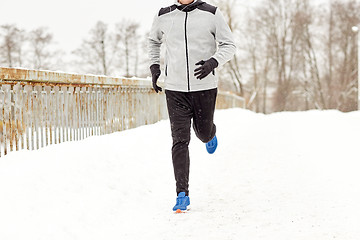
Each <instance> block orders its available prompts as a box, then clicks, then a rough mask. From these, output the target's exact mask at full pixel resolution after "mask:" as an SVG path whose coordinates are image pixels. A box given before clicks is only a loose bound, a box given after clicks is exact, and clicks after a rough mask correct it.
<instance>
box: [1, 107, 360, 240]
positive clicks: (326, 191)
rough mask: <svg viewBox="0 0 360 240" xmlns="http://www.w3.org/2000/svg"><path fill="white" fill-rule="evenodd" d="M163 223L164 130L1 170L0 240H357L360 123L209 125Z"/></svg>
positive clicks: (237, 117)
mask: <svg viewBox="0 0 360 240" xmlns="http://www.w3.org/2000/svg"><path fill="white" fill-rule="evenodd" d="M215 121H216V124H217V129H218V132H217V136H218V140H219V148H218V150H217V151H216V153H215V154H214V155H209V154H207V153H206V150H205V146H204V144H203V143H201V142H200V141H199V140H198V139H197V138H196V137H195V135H194V134H193V133H192V142H191V144H190V155H191V169H190V198H191V207H192V209H191V211H190V212H188V213H185V214H173V213H172V211H171V209H172V207H173V205H174V204H175V198H176V196H175V195H176V193H175V181H174V178H173V169H172V163H171V136H170V125H169V122H168V121H162V122H159V123H157V124H154V125H150V126H143V127H139V128H137V129H132V130H127V131H124V132H119V133H114V134H110V135H106V136H100V137H91V138H88V139H86V140H83V141H79V142H67V143H63V144H60V145H54V146H50V147H46V148H43V149H41V150H38V151H20V152H14V153H11V154H9V155H8V156H5V157H3V158H1V159H0V239H1V240H15V239H16V240H17V239H19V240H20V239H21V240H25V239H26V240H35V239H36V240H60V239H61V240H64V239H66V240H71V239H84V240H85V239H86V240H91V239H97V240H98V239H106V240H113V239H114V240H115V239H117V240H119V239H126V240H129V239H156V240H160V239H164V240H165V239H166V240H168V239H172V240H176V239H179V240H180V239H181V240H183V239H214V240H215V239H216V240H219V239H221V240H223V239H234V240H237V239H249V240H257V239H258V240H260V239H261V240H264V239H275V240H282V239H284V240H289V239H291V240H300V239H301V240H303V239H306V240H311V239H314V240H324V239H341V240H352V239H353V240H358V239H360V228H359V223H360V206H359V203H360V186H359V185H360V174H359V170H360V163H359V161H360V152H359V149H360V147H359V136H360V112H353V113H340V112H338V111H322V112H321V111H309V112H297V113H289V112H285V113H277V114H272V115H266V116H265V115H262V114H255V113H252V112H250V111H247V110H241V109H232V110H221V111H217V112H216V114H215Z"/></svg>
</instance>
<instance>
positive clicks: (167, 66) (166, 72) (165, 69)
mask: <svg viewBox="0 0 360 240" xmlns="http://www.w3.org/2000/svg"><path fill="white" fill-rule="evenodd" d="M167 68H168V66H167V65H166V66H165V76H167Z"/></svg>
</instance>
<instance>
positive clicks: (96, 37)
mask: <svg viewBox="0 0 360 240" xmlns="http://www.w3.org/2000/svg"><path fill="white" fill-rule="evenodd" d="M139 28H140V24H139V23H137V22H133V21H130V20H126V19H124V20H122V21H121V22H119V23H117V24H115V26H113V27H112V28H110V27H109V25H108V24H106V23H104V22H102V21H98V22H97V23H96V24H95V25H94V27H93V28H92V29H90V31H89V33H88V35H87V36H86V37H85V38H84V39H83V41H82V43H81V45H80V46H79V47H78V48H76V49H74V50H73V51H71V53H70V55H71V60H69V61H68V62H66V61H65V60H64V59H65V55H66V53H65V52H64V51H63V50H61V49H57V48H58V47H57V46H56V44H55V39H54V35H53V33H51V32H50V31H49V29H48V28H46V27H39V28H36V29H34V30H31V31H26V30H24V29H21V28H19V27H18V26H16V25H15V24H5V25H1V26H0V64H1V66H3V67H24V68H31V69H45V70H54V69H56V70H68V69H71V71H75V72H81V73H89V74H98V75H118V76H119V75H120V76H125V77H132V76H137V77H146V76H147V75H148V72H147V71H148V69H147V63H146V61H147V57H146V56H147V52H146V36H145V35H144V34H140V33H139Z"/></svg>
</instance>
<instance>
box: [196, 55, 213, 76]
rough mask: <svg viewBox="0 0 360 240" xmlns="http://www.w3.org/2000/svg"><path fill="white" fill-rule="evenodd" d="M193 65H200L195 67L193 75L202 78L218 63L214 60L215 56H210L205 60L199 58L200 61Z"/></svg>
mask: <svg viewBox="0 0 360 240" xmlns="http://www.w3.org/2000/svg"><path fill="white" fill-rule="evenodd" d="M195 65H201V67H198V68H197V69H195V74H194V76H196V78H198V79H203V78H204V77H206V76H207V75H209V73H211V72H212V71H213V70H214V69H215V68H217V66H218V65H219V63H218V61H216V59H215V58H210V59H209V60H207V61H204V60H201V61H200V62H198V63H196V64H195Z"/></svg>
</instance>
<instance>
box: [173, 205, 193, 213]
mask: <svg viewBox="0 0 360 240" xmlns="http://www.w3.org/2000/svg"><path fill="white" fill-rule="evenodd" d="M190 209H191V207H190V205H189V206H187V207H186V210H181V209H177V210H176V211H174V213H175V214H177V213H187V212H188V211H189V210H190Z"/></svg>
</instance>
